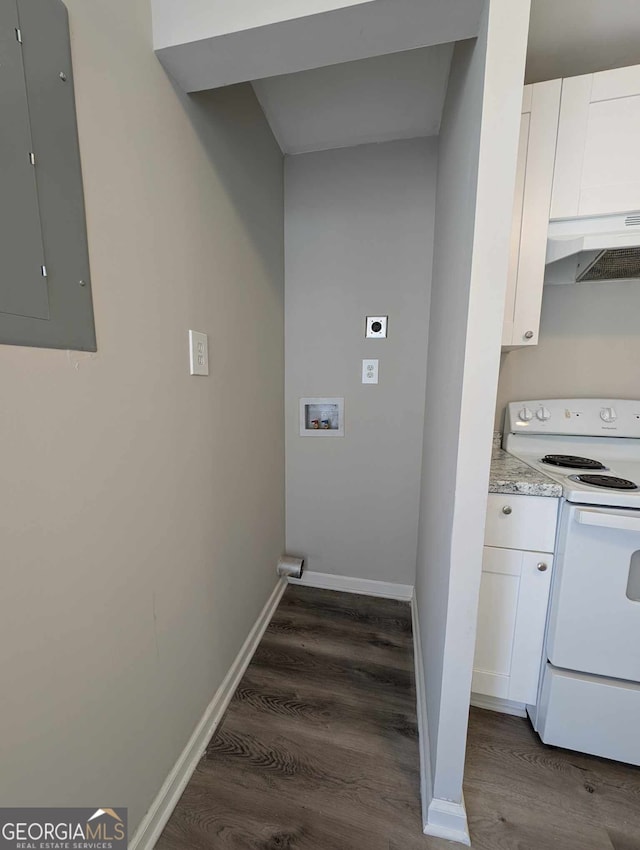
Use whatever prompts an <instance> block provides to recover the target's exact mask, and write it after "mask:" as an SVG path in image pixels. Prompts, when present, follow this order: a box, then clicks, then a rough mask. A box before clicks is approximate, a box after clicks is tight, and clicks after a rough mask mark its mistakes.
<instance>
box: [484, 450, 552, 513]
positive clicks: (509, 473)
mask: <svg viewBox="0 0 640 850" xmlns="http://www.w3.org/2000/svg"><path fill="white" fill-rule="evenodd" d="M489 492H490V493H511V494H518V495H520V496H549V497H552V498H556V499H557V498H559V497H560V496H562V487H561V485H560V484H556V482H555V481H553V480H552V479H551V478H548V477H547V476H546V475H543V474H542V472H538V470H537V469H533V467H531V466H528V465H527V464H526V463H523V462H522V461H521V460H518V458H515V457H514V456H513V455H510V454H507V452H505V451H503V450H502V449H501V448H497V447H496V445H495V443H494V448H493V454H492V455H491V476H490V478H489Z"/></svg>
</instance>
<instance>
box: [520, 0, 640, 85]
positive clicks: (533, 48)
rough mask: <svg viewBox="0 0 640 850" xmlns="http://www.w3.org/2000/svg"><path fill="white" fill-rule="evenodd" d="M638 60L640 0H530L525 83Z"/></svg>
mask: <svg viewBox="0 0 640 850" xmlns="http://www.w3.org/2000/svg"><path fill="white" fill-rule="evenodd" d="M637 64H640V2H639V0H533V2H532V4H531V23H530V28H529V45H528V48H527V71H526V82H528V83H537V82H540V81H541V80H555V79H558V78H559V77H575V76H578V75H580V74H591V73H593V72H594V71H607V70H609V69H610V68H624V67H625V66H626V65H637Z"/></svg>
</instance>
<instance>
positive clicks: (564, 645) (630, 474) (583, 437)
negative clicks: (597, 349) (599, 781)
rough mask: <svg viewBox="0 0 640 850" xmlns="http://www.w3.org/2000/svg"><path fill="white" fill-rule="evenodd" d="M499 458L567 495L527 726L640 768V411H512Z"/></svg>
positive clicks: (620, 403)
mask: <svg viewBox="0 0 640 850" xmlns="http://www.w3.org/2000/svg"><path fill="white" fill-rule="evenodd" d="M503 448H504V449H505V450H506V451H507V452H509V453H510V454H513V455H515V456H516V457H518V458H520V459H521V460H523V461H524V462H525V463H527V464H528V465H530V466H532V467H534V468H535V469H538V470H540V471H541V472H544V473H545V474H546V475H548V476H549V477H550V478H552V479H553V480H555V481H557V482H558V483H560V484H561V485H562V488H563V498H562V500H561V507H560V518H559V523H558V536H557V541H556V561H555V571H554V577H553V582H552V593H551V605H550V609H549V616H548V623H547V635H546V642H545V643H546V648H545V657H544V659H543V669H542V675H541V685H540V692H539V697H538V704H537V706H536V707H535V708H533V709H531V710H530V715H531V718H532V721H533V724H534V727H535V729H536V731H537V732H538V733H539V735H540V737H541V738H542V740H543V741H544V742H545V743H548V744H554V745H556V746H561V747H566V748H568V749H574V750H579V751H581V752H587V753H592V754H594V755H599V756H603V757H605V758H612V759H616V760H619V761H624V762H629V763H630V764H636V765H640V401H630V400H620V399H545V400H538V401H528V402H517V403H512V404H510V405H509V406H508V409H507V420H506V428H505V438H504V441H503Z"/></svg>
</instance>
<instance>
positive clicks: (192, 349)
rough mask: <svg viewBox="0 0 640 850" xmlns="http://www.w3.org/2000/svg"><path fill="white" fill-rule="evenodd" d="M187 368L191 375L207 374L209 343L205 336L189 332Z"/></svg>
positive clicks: (196, 332)
mask: <svg viewBox="0 0 640 850" xmlns="http://www.w3.org/2000/svg"><path fill="white" fill-rule="evenodd" d="M189 367H190V374H191V375H208V374H209V341H208V339H207V335H206V334H203V333H199V332H198V331H189Z"/></svg>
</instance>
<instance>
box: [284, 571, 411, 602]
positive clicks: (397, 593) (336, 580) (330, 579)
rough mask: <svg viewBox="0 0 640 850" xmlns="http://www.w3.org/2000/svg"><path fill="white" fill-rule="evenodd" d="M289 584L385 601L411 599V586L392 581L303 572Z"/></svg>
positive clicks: (290, 580) (291, 579) (407, 600)
mask: <svg viewBox="0 0 640 850" xmlns="http://www.w3.org/2000/svg"><path fill="white" fill-rule="evenodd" d="M289 582H290V583H291V584H302V585H306V586H307V587H319V588H322V589H323V590H341V591H343V592H344V593H362V594H364V595H365V596H382V597H384V598H385V599H402V600H404V601H406V602H409V601H410V600H411V599H412V598H413V585H411V584H396V583H395V582H392V581H374V580H373V579H368V578H353V577H352V576H334V575H331V573H314V572H309V571H305V572H304V573H302V578H290V579H289Z"/></svg>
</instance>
